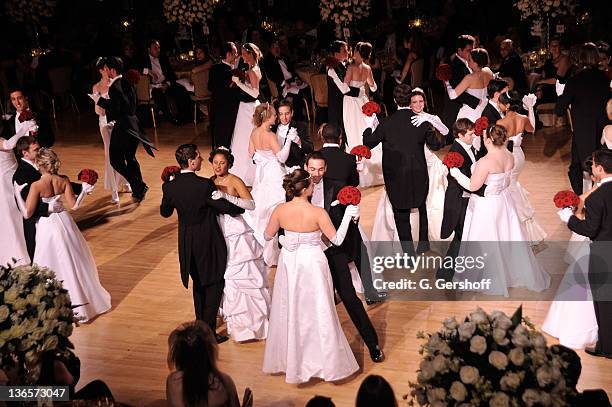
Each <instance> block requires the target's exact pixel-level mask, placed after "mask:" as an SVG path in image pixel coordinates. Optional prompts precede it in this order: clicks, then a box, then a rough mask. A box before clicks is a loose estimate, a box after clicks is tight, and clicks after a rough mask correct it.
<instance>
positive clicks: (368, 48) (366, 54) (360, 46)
mask: <svg viewBox="0 0 612 407" xmlns="http://www.w3.org/2000/svg"><path fill="white" fill-rule="evenodd" d="M355 50H357V52H359V55H361V58H363V60H364V61H367V60H368V59H370V54H371V53H372V44H370V43H369V42H358V43H357V45H355Z"/></svg>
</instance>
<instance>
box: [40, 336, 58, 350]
mask: <svg viewBox="0 0 612 407" xmlns="http://www.w3.org/2000/svg"><path fill="white" fill-rule="evenodd" d="M58 343H59V340H58V339H57V336H56V335H49V336H47V337H46V338H45V341H44V342H43V346H42V350H43V351H47V350H53V349H55V348H57V345H58Z"/></svg>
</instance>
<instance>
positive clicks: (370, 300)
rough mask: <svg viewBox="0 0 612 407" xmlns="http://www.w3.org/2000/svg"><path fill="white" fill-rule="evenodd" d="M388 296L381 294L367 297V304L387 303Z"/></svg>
mask: <svg viewBox="0 0 612 407" xmlns="http://www.w3.org/2000/svg"><path fill="white" fill-rule="evenodd" d="M387 297H388V294H387V293H385V292H379V293H378V294H377V295H372V296H369V295H366V304H367V305H374V304H379V303H381V302H383V301H387V299H388V298H387Z"/></svg>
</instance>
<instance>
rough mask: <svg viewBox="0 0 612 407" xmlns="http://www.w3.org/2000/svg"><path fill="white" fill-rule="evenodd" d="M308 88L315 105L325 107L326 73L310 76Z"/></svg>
mask: <svg viewBox="0 0 612 407" xmlns="http://www.w3.org/2000/svg"><path fill="white" fill-rule="evenodd" d="M310 89H311V90H312V93H313V95H312V96H313V97H312V99H313V100H314V102H315V103H316V105H317V106H319V107H327V75H326V74H323V73H318V74H314V75H312V76H311V77H310Z"/></svg>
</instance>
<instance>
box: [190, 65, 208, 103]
mask: <svg viewBox="0 0 612 407" xmlns="http://www.w3.org/2000/svg"><path fill="white" fill-rule="evenodd" d="M209 72H210V70H208V69H207V70H205V71H200V72H197V73H194V74H191V82H193V93H194V95H195V99H196V100H204V99H208V98H210V91H209V90H208V73H209Z"/></svg>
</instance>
